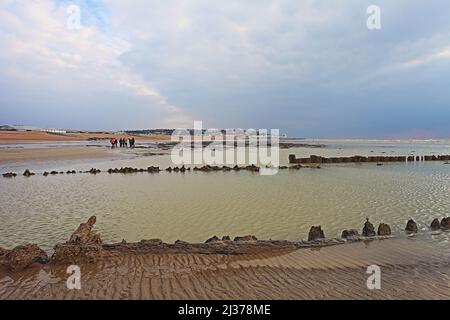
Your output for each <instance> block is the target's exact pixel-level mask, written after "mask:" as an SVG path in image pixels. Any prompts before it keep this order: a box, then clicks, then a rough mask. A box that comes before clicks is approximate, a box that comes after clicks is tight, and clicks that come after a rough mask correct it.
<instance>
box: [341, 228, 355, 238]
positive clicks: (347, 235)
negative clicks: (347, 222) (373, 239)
mask: <svg viewBox="0 0 450 320" xmlns="http://www.w3.org/2000/svg"><path fill="white" fill-rule="evenodd" d="M358 236H359V232H358V230H355V229H351V230H344V231H342V235H341V238H343V239H349V238H353V237H358Z"/></svg>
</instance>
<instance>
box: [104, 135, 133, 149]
mask: <svg viewBox="0 0 450 320" xmlns="http://www.w3.org/2000/svg"><path fill="white" fill-rule="evenodd" d="M109 142H110V143H111V149H114V148H118V147H119V146H120V148H128V147H130V148H134V147H135V142H136V141H135V139H134V138H128V139H127V138H119V139H116V138H111V140H109Z"/></svg>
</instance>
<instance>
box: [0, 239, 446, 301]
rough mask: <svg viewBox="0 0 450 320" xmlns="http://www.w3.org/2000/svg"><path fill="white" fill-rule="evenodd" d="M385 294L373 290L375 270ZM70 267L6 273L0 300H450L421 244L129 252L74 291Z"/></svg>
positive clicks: (438, 258) (436, 260) (89, 272)
mask: <svg viewBox="0 0 450 320" xmlns="http://www.w3.org/2000/svg"><path fill="white" fill-rule="evenodd" d="M373 264H376V265H378V266H379V267H380V268H381V290H369V289H368V288H367V286H366V281H367V278H368V277H369V276H370V275H369V274H367V273H366V270H367V267H368V266H369V265H373ZM66 267H67V266H65V265H57V266H51V265H47V266H44V267H35V268H31V269H27V270H25V271H22V272H19V273H10V272H6V271H5V270H2V271H0V299H450V262H449V259H448V257H446V256H445V255H444V254H442V252H440V250H439V249H437V248H434V247H431V246H430V245H429V244H427V243H425V242H422V241H421V240H419V239H390V240H378V241H372V242H359V243H351V244H345V245H338V246H332V247H324V248H320V249H319V248H308V249H298V250H288V251H286V250H283V251H279V252H272V251H271V252H267V253H264V252H259V253H255V254H244V255H220V254H183V253H180V254H169V253H167V254H164V253H158V254H149V253H146V254H143V253H136V254H124V255H119V256H116V257H111V258H107V259H103V260H100V261H99V262H97V263H95V264H84V265H80V268H81V273H82V274H81V286H82V289H81V290H68V289H67V288H66V279H67V277H68V276H69V275H68V274H66V273H65V271H66Z"/></svg>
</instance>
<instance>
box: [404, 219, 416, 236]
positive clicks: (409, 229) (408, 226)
mask: <svg viewBox="0 0 450 320" xmlns="http://www.w3.org/2000/svg"><path fill="white" fill-rule="evenodd" d="M405 231H406V232H409V233H417V232H418V231H419V229H418V228H417V223H416V222H415V221H414V220H413V219H410V220H409V221H408V223H407V224H406V228H405Z"/></svg>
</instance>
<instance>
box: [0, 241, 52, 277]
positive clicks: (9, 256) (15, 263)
mask: <svg viewBox="0 0 450 320" xmlns="http://www.w3.org/2000/svg"><path fill="white" fill-rule="evenodd" d="M36 262H37V263H42V264H45V263H47V262H48V256H47V253H45V251H44V250H42V249H41V248H39V247H38V246H37V245H36V244H28V245H24V246H18V247H15V248H14V249H12V250H11V251H8V252H7V253H6V254H5V257H4V259H3V265H4V266H6V268H8V269H10V270H11V271H19V270H23V269H25V268H26V267H28V266H30V265H32V264H33V263H36Z"/></svg>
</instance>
